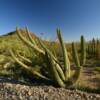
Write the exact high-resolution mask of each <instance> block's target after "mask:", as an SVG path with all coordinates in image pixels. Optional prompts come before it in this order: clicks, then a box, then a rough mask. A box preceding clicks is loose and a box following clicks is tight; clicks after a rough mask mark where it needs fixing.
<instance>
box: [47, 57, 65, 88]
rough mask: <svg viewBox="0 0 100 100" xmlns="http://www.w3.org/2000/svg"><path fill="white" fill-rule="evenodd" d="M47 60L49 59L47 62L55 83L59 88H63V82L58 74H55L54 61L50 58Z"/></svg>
mask: <svg viewBox="0 0 100 100" xmlns="http://www.w3.org/2000/svg"><path fill="white" fill-rule="evenodd" d="M49 58H50V59H49V60H50V63H51V68H52V74H53V75H54V78H55V81H56V82H57V84H58V85H59V86H60V87H65V84H64V82H63V80H62V79H61V78H60V76H59V73H58V72H57V69H56V67H55V66H56V64H55V61H54V60H53V59H52V57H51V56H49Z"/></svg>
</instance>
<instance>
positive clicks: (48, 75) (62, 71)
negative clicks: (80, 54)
mask: <svg viewBox="0 0 100 100" xmlns="http://www.w3.org/2000/svg"><path fill="white" fill-rule="evenodd" d="M16 31H17V35H18V36H19V38H20V39H21V40H22V41H23V42H24V43H25V44H26V45H27V46H28V47H29V48H32V49H33V52H34V51H36V52H37V54H36V55H37V56H38V55H39V56H41V58H42V60H43V64H44V63H45V67H44V65H43V64H41V65H39V66H41V68H42V70H45V71H44V72H43V73H42V72H38V71H37V70H35V69H34V67H31V66H28V65H26V64H24V63H23V62H22V61H20V60H19V59H18V58H17V57H16V55H15V54H14V53H13V51H12V50H9V52H10V54H11V56H12V58H13V59H14V60H15V61H16V62H17V63H18V64H19V65H20V66H22V67H23V68H25V69H26V70H28V71H30V72H31V73H32V74H33V77H34V75H36V76H38V77H40V78H43V79H46V80H50V81H53V82H54V83H56V84H57V85H59V86H60V87H67V86H68V84H66V83H67V82H69V81H71V82H70V86H72V85H73V84H74V83H75V82H76V81H77V79H78V77H79V74H78V73H80V65H79V61H78V58H77V52H76V51H75V48H73V51H74V55H75V58H76V62H75V63H76V67H77V70H76V72H75V73H74V75H73V77H72V76H71V75H70V73H71V70H70V61H69V58H68V53H67V50H66V47H65V44H64V41H63V39H62V36H61V31H60V29H57V36H58V39H59V42H60V45H61V48H62V53H63V61H64V67H63V66H62V65H61V64H60V62H59V61H58V59H57V57H56V56H55V55H54V54H53V53H52V52H51V51H50V50H49V49H48V48H47V47H46V45H45V44H44V42H43V41H42V40H41V39H40V38H38V37H37V40H38V43H39V45H40V46H38V45H37V43H36V41H35V40H34V39H33V38H32V36H31V35H30V33H29V31H28V28H27V29H26V31H27V34H28V38H29V39H26V38H25V37H23V36H22V34H21V32H20V30H19V29H18V28H16ZM83 49H84V46H83ZM19 56H20V55H19ZM20 58H22V59H23V60H25V61H27V62H28V63H32V62H33V61H30V60H29V59H27V58H25V57H22V56H20ZM34 66H35V65H34ZM77 71H78V72H77ZM74 76H75V78H74ZM76 76H78V77H76Z"/></svg>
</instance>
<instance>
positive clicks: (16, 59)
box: [9, 50, 30, 70]
mask: <svg viewBox="0 0 100 100" xmlns="http://www.w3.org/2000/svg"><path fill="white" fill-rule="evenodd" d="M9 53H10V55H11V56H12V58H13V59H14V60H15V61H16V62H17V63H18V64H19V65H21V66H22V67H24V68H25V69H28V70H30V68H29V67H28V66H27V65H25V64H24V63H22V62H21V61H20V60H19V59H18V58H17V57H16V56H15V55H14V53H13V51H12V50H9Z"/></svg>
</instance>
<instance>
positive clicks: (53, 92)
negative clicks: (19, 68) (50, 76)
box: [0, 78, 100, 100]
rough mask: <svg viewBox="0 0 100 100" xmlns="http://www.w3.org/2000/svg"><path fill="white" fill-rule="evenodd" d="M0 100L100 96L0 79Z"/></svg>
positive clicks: (97, 99) (69, 99) (71, 99)
mask: <svg viewBox="0 0 100 100" xmlns="http://www.w3.org/2000/svg"><path fill="white" fill-rule="evenodd" d="M0 100H100V94H94V93H86V92H81V91H79V90H67V89H64V88H55V87H53V86H46V85H34V86H32V85H25V84H22V83H18V82H16V81H12V80H10V79H5V78H0Z"/></svg>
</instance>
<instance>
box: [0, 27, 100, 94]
mask: <svg viewBox="0 0 100 100" xmlns="http://www.w3.org/2000/svg"><path fill="white" fill-rule="evenodd" d="M56 33H57V37H58V40H59V42H56V41H47V40H42V39H41V38H39V37H38V36H36V35H35V34H32V33H31V32H29V30H28V28H25V29H19V28H16V31H15V32H11V33H9V34H7V35H5V36H1V37H0V77H10V78H12V79H15V80H18V81H21V82H23V83H26V84H33V83H34V82H37V84H38V83H39V84H49V85H53V86H55V87H63V88H69V89H73V88H77V89H80V90H85V91H88V92H89V91H90V92H97V93H100V84H99V83H100V41H99V39H95V38H93V39H91V41H86V40H85V37H84V36H81V37H80V41H79V42H72V43H65V42H64V41H63V36H62V33H61V30H60V29H57V30H56Z"/></svg>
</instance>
